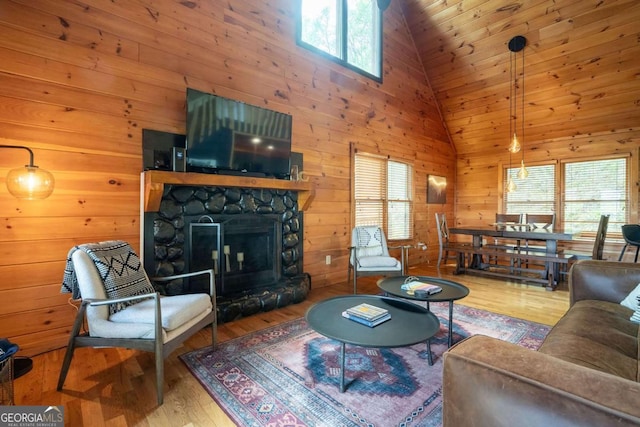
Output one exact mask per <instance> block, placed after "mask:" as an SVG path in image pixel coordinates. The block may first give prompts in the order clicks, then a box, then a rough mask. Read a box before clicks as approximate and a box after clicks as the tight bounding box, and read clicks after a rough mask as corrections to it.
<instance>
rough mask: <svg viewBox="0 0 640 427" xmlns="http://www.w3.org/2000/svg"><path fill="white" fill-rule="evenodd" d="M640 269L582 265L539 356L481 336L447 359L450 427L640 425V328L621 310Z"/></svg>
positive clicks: (573, 276) (446, 412) (574, 271)
mask: <svg viewBox="0 0 640 427" xmlns="http://www.w3.org/2000/svg"><path fill="white" fill-rule="evenodd" d="M639 283H640V264H633V263H621V262H611V261H592V260H586V261H579V262H577V263H576V264H575V265H574V266H573V267H572V268H571V271H570V272H569V290H570V308H569V310H568V311H567V313H566V314H565V315H564V316H563V317H562V319H560V320H559V321H558V323H557V324H556V325H555V326H554V327H553V328H552V329H551V331H550V332H549V334H548V335H547V337H546V338H545V341H544V343H543V344H542V346H541V347H540V348H539V349H538V351H532V350H529V349H526V348H523V347H520V346H518V345H515V344H511V343H508V342H505V341H501V340H498V339H494V338H490V337H486V336H482V335H476V336H472V337H469V338H467V339H465V340H463V341H461V342H459V343H458V344H456V345H455V346H453V347H452V348H451V349H449V351H447V352H446V353H445V354H444V373H443V425H444V426H452V427H453V426H455V427H458V426H493V427H495V426H509V427H511V426H554V427H555V426H614V425H615V426H631V425H640V384H639V383H638V381H639V380H640V378H639V373H638V353H639V330H640V327H639V326H640V325H638V324H636V323H633V322H631V321H630V320H629V318H630V317H631V314H632V313H633V311H632V310H629V309H628V308H625V307H624V306H622V305H620V301H622V300H623V299H624V298H625V297H626V296H627V295H628V294H629V292H631V291H632V290H633V289H634V288H635V287H636V286H637V285H638V284H639Z"/></svg>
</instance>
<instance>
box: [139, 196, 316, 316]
mask: <svg viewBox="0 0 640 427" xmlns="http://www.w3.org/2000/svg"><path fill="white" fill-rule="evenodd" d="M302 219H303V215H302V212H299V211H298V202H297V194H296V192H295V191H289V190H268V189H255V188H235V187H227V188H225V187H205V186H186V185H166V186H165V191H164V192H163V195H162V200H161V202H160V209H159V211H158V212H145V214H144V226H143V228H144V236H143V248H144V249H143V254H144V264H145V269H146V270H147V271H148V272H149V273H150V274H151V275H154V276H169V275H172V274H178V273H183V272H192V271H198V270H202V269H209V268H212V269H214V271H215V274H216V294H217V305H218V319H219V321H220V322H221V323H222V322H225V321H229V320H233V319H235V318H238V317H241V316H247V315H250V314H253V313H255V312H258V311H267V310H270V309H273V308H276V307H281V306H284V305H288V304H291V303H296V302H300V301H302V300H304V299H305V298H306V295H307V294H308V291H309V289H310V286H311V283H310V277H309V276H308V275H307V274H304V273H303V272H302V266H303V258H302V256H303V251H302V232H303V227H302V223H303V222H302ZM163 286H165V289H164V291H165V292H166V293H167V294H176V293H182V292H206V291H207V290H208V280H205V279H203V278H190V279H181V280H176V281H172V282H169V283H166V284H165V285H163Z"/></svg>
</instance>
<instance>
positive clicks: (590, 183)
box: [503, 157, 629, 234]
mask: <svg viewBox="0 0 640 427" xmlns="http://www.w3.org/2000/svg"><path fill="white" fill-rule="evenodd" d="M527 169H528V170H529V176H528V177H527V178H526V179H519V178H518V177H517V175H516V174H517V173H518V168H505V174H504V180H503V188H506V187H507V181H508V179H509V177H511V179H513V181H514V182H515V184H516V187H517V188H516V191H514V192H511V193H507V192H506V191H505V192H504V196H503V211H504V213H510V214H511V213H514V214H522V213H553V212H558V213H559V215H557V216H556V218H557V221H556V226H557V227H559V228H561V229H562V230H564V231H566V232H569V233H573V234H581V233H583V234H584V233H586V234H592V233H595V232H596V231H597V230H598V223H599V221H600V215H606V214H609V215H610V217H609V230H610V233H609V234H615V232H614V231H613V230H617V229H619V225H622V224H625V223H627V222H628V212H629V209H628V206H629V188H628V182H629V179H628V170H629V158H628V157H623V158H614V159H600V160H590V161H578V162H576V161H572V162H563V163H562V169H561V175H560V178H559V179H560V182H556V167H555V165H554V164H551V165H541V166H530V167H528V168H527ZM558 188H560V189H561V191H560V193H561V194H562V202H560V201H558V200H556V197H555V195H556V193H557V189H558Z"/></svg>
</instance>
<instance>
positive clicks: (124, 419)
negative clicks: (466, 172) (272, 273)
mask: <svg viewBox="0 0 640 427" xmlns="http://www.w3.org/2000/svg"><path fill="white" fill-rule="evenodd" d="M453 269H454V266H453V265H447V266H444V267H443V268H442V269H441V272H440V273H441V274H440V275H441V277H443V278H446V279H450V280H454V281H457V282H460V283H462V284H464V285H466V286H467V287H469V289H470V290H471V292H470V294H469V296H467V297H466V298H464V299H463V300H461V301H459V304H461V305H466V306H469V307H474V308H479V309H483V310H489V311H492V312H495V313H500V314H505V315H509V316H513V317H517V318H521V319H526V320H531V321H534V322H538V323H543V324H546V325H554V324H555V323H556V322H557V321H558V319H559V318H560V317H561V316H562V315H563V314H564V313H565V312H566V310H567V309H568V308H569V293H568V291H567V287H566V284H561V285H560V286H559V287H558V289H557V290H556V291H553V292H551V291H547V290H545V288H544V287H540V286H537V285H527V284H523V283H517V282H510V281H504V280H496V279H495V278H488V277H477V276H470V275H457V276H454V275H452V274H451V273H452V272H453ZM409 273H410V274H412V275H427V276H437V275H438V272H437V270H436V269H435V268H434V267H430V266H428V265H421V266H418V267H413V268H412V269H411V270H410V271H409ZM377 279H378V278H371V277H368V278H362V279H359V280H358V291H359V293H377V292H378V288H377V286H376V281H377ZM352 289H353V288H352V286H349V285H347V284H346V283H343V284H340V285H335V286H331V287H323V288H317V289H312V290H311V292H310V295H309V297H308V298H307V299H306V300H305V301H304V302H302V303H300V304H295V305H291V306H288V307H284V308H282V309H278V310H273V311H270V312H266V313H259V314H256V315H254V316H251V317H248V318H244V319H239V320H237V321H234V322H229V323H226V324H222V325H220V326H219V327H218V339H219V340H220V342H223V341H227V340H230V339H233V338H236V337H239V336H242V335H246V334H248V333H251V332H253V331H257V330H261V329H264V328H267V327H270V326H274V325H277V324H279V323H282V322H284V321H288V320H293V319H296V318H299V317H301V316H304V313H305V312H306V310H307V309H308V308H309V307H310V306H311V305H313V304H314V303H315V302H317V301H321V300H324V299H326V298H330V297H333V296H337V295H344V294H349V293H351V292H352ZM210 339H211V334H210V330H203V331H201V332H199V333H198V334H196V335H195V336H193V337H192V338H191V339H189V340H187V341H186V342H185V344H184V345H183V346H182V347H180V348H179V349H178V350H176V351H175V352H174V353H173V354H171V355H170V356H169V357H168V358H167V360H166V362H165V363H166V364H165V397H164V405H162V406H161V407H158V406H157V405H156V395H155V384H154V378H155V372H154V362H153V357H152V355H151V354H150V353H143V352H138V351H134V350H127V349H91V348H80V349H77V350H76V354H75V357H74V358H73V361H72V362H71V368H70V370H69V374H68V376H67V381H66V383H65V387H64V389H63V390H62V391H61V392H58V391H56V389H55V387H56V384H57V380H58V374H59V372H60V366H61V364H62V358H63V357H64V349H60V350H55V351H51V352H48V353H44V354H41V355H38V356H35V357H34V358H33V362H34V368H33V370H32V371H31V372H29V373H28V374H27V375H25V376H23V377H21V378H18V379H17V380H16V381H15V383H14V388H15V400H16V404H18V405H60V404H62V405H64V407H65V425H69V426H80V425H91V426H97V425H104V426H109V427H111V426H114V427H115V426H117V427H120V426H154V427H155V426H171V427H174V426H214V427H228V426H233V425H234V424H233V423H232V422H231V420H230V419H229V417H228V416H227V415H226V414H225V413H224V411H223V410H222V409H221V408H220V407H219V406H218V405H216V404H215V402H214V401H213V399H211V397H210V396H209V395H208V394H207V392H206V391H205V390H204V388H203V387H202V386H201V385H200V383H199V382H198V381H197V380H196V379H195V378H194V377H193V376H192V375H191V374H190V373H189V371H188V369H187V368H186V367H185V365H184V364H183V363H182V362H181V361H180V360H179V359H178V355H180V354H182V353H185V352H188V351H191V350H195V349H198V348H202V347H205V346H207V345H210Z"/></svg>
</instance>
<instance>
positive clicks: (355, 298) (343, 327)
mask: <svg viewBox="0 0 640 427" xmlns="http://www.w3.org/2000/svg"><path fill="white" fill-rule="evenodd" d="M362 303H367V304H371V305H374V306H377V307H380V308H384V309H387V310H388V311H389V313H390V314H391V319H390V320H387V321H386V322H384V323H381V324H379V325H378V326H374V327H373V328H370V327H369V326H365V325H361V324H360V323H358V322H355V321H353V320H349V319H346V318H344V317H342V312H343V311H345V310H347V309H348V308H351V307H354V306H356V305H358V304H362ZM305 317H306V319H307V323H308V324H309V326H310V327H311V329H313V330H314V331H316V332H318V333H319V334H321V335H324V336H326V337H328V338H331V339H334V340H336V341H339V342H340V345H341V347H340V371H341V372H340V391H341V392H342V391H344V389H345V385H344V351H345V344H353V345H358V346H361V347H377V348H386V347H406V346H409V345H413V344H417V343H420V342H424V341H426V343H427V356H428V359H429V365H433V357H432V355H431V343H430V342H429V339H430V338H431V337H433V336H434V335H435V334H436V332H438V331H439V330H440V321H439V320H438V318H437V317H436V316H435V315H434V314H433V313H431V312H430V311H429V310H427V309H426V308H424V307H420V306H419V305H416V304H412V303H410V302H407V301H402V300H400V299H397V298H389V297H382V296H376V295H347V296H339V297H334V298H330V299H327V300H324V301H320V302H319V303H317V304H315V305H313V306H311V307H310V308H309V310H307V313H306V315H305ZM417 326H419V327H417Z"/></svg>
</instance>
